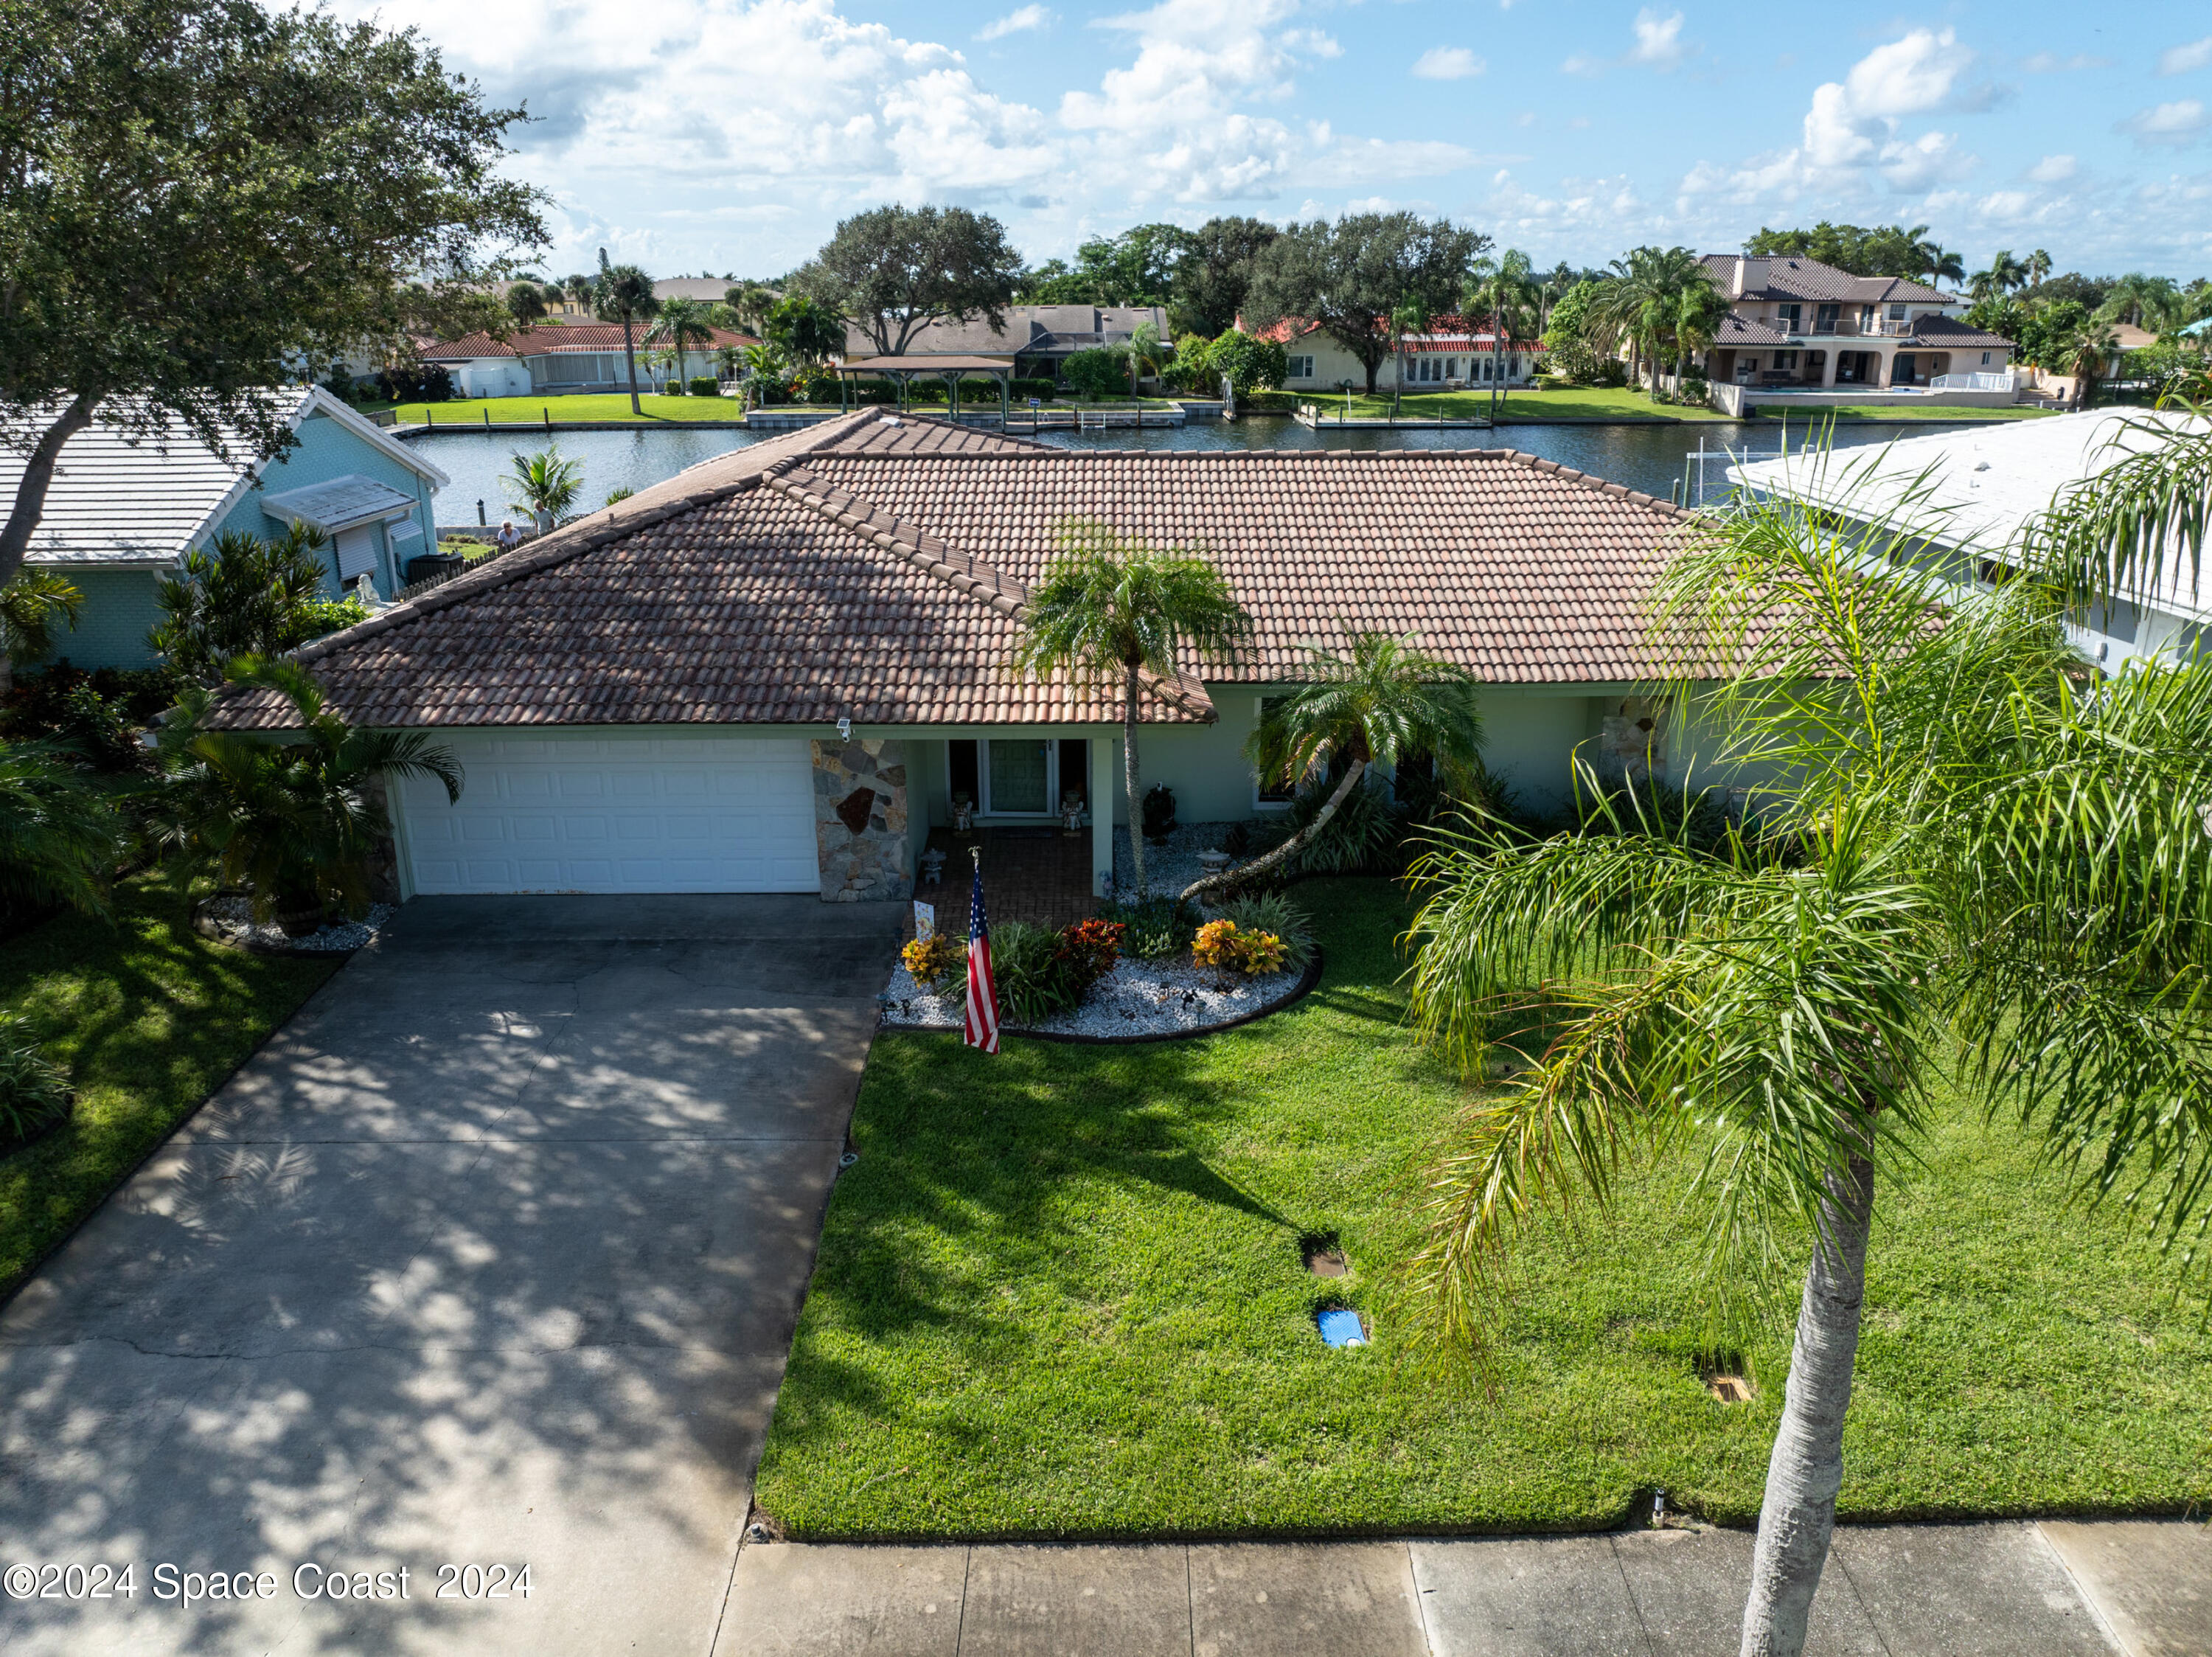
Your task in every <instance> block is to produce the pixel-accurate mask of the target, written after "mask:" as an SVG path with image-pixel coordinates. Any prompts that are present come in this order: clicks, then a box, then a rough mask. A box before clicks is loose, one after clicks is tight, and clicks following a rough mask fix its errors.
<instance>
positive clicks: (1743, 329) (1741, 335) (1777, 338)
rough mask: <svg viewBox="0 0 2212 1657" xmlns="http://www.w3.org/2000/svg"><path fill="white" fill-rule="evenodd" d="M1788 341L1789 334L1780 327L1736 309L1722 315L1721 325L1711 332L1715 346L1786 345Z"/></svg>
mask: <svg viewBox="0 0 2212 1657" xmlns="http://www.w3.org/2000/svg"><path fill="white" fill-rule="evenodd" d="M1790 343H1791V341H1790V336H1789V335H1788V334H1786V333H1784V332H1782V330H1781V329H1779V328H1777V327H1774V326H1771V325H1770V324H1767V323H1765V322H1759V321H1756V320H1753V319H1752V318H1750V317H1747V316H1745V315H1743V314H1741V312H1737V311H1730V312H1729V314H1727V315H1726V316H1724V317H1723V318H1722V319H1721V326H1719V327H1718V328H1717V329H1715V330H1714V332H1713V344H1714V345H1715V346H1716V347H1720V346H1723V345H1725V346H1730V347H1734V346H1739V345H1787V344H1790Z"/></svg>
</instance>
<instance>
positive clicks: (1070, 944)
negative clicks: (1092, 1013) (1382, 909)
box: [1060, 917, 1127, 1000]
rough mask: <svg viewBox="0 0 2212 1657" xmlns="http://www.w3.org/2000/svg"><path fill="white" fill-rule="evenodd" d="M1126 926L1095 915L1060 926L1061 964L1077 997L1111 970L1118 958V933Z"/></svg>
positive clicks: (1081, 995)
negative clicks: (1070, 924) (1085, 919)
mask: <svg viewBox="0 0 2212 1657" xmlns="http://www.w3.org/2000/svg"><path fill="white" fill-rule="evenodd" d="M1125 931H1127V927H1126V926H1125V925H1123V924H1122V923H1121V922H1119V921H1104V920H1099V919H1097V918H1095V917H1094V918H1092V919H1091V920H1087V921H1078V922H1077V923H1075V924H1074V925H1073V926H1067V927H1062V928H1061V929H1060V966H1061V969H1062V970H1063V971H1064V972H1066V974H1067V978H1068V982H1069V984H1070V985H1071V986H1072V987H1073V989H1074V990H1075V993H1076V997H1077V999H1078V1000H1080V999H1081V998H1082V997H1083V996H1086V995H1088V994H1090V992H1091V985H1093V984H1097V982H1098V980H1099V979H1101V978H1104V977H1105V976H1106V975H1107V974H1108V973H1109V972H1112V971H1113V970H1114V964H1115V962H1116V961H1118V960H1120V959H1121V935H1122V934H1123V933H1124V932H1125Z"/></svg>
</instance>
